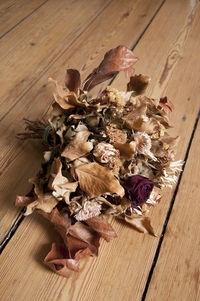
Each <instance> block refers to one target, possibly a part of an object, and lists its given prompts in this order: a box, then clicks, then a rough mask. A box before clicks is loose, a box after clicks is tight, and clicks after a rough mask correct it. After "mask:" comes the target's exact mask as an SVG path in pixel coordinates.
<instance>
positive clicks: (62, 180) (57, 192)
mask: <svg viewBox="0 0 200 301" xmlns="http://www.w3.org/2000/svg"><path fill="white" fill-rule="evenodd" d="M50 173H51V179H50V181H49V187H50V188H51V189H53V192H52V194H53V196H54V197H56V198H57V199H58V200H62V199H64V200H65V202H66V203H67V204H69V197H70V194H71V192H74V191H76V188H77V187H78V182H69V179H68V178H66V177H64V176H63V175H62V163H61V161H60V159H59V158H56V159H55V160H54V162H53V163H52V166H51V171H50ZM52 179H53V182H52ZM51 182H52V183H51Z"/></svg>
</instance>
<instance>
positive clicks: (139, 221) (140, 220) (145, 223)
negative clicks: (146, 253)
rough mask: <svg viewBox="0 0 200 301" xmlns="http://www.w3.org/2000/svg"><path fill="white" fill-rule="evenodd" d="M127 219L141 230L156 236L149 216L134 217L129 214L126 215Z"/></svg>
mask: <svg viewBox="0 0 200 301" xmlns="http://www.w3.org/2000/svg"><path fill="white" fill-rule="evenodd" d="M125 221H126V222H127V223H129V224H131V225H132V226H133V227H134V228H135V229H136V230H138V231H139V232H142V233H149V234H151V235H153V236H156V234H155V231H154V229H153V227H152V225H151V222H150V218H149V217H144V216H139V217H133V218H132V217H129V216H125Z"/></svg>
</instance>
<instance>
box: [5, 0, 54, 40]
mask: <svg viewBox="0 0 200 301" xmlns="http://www.w3.org/2000/svg"><path fill="white" fill-rule="evenodd" d="M47 1H48V0H27V1H24V0H7V1H4V0H1V1H0V39H1V38H2V37H3V36H5V35H6V34H7V33H8V32H10V31H11V30H12V29H14V28H15V27H16V26H17V25H19V24H20V23H22V22H23V21H24V20H25V19H26V18H28V17H29V16H30V15H31V14H33V13H34V12H35V11H36V10H37V9H38V8H40V7H41V6H42V5H43V4H44V3H46V2H47Z"/></svg>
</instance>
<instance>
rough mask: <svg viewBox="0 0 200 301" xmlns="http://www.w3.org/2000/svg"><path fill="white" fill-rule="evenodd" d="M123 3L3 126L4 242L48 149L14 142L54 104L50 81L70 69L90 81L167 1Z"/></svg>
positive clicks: (63, 59) (92, 27)
mask: <svg viewBox="0 0 200 301" xmlns="http://www.w3.org/2000/svg"><path fill="white" fill-rule="evenodd" d="M120 3H121V4H123V5H122V8H120V12H119V3H118V2H117V1H114V2H113V3H112V4H111V5H110V6H109V7H107V9H106V10H105V11H104V12H103V13H102V14H101V15H99V17H98V18H96V20H95V22H93V24H91V25H90V26H89V27H88V29H87V30H86V31H85V32H84V34H83V35H82V36H80V37H79V39H77V41H76V42H75V43H74V45H73V47H71V48H69V49H68V50H67V51H66V52H65V53H64V54H63V55H62V56H61V57H60V58H59V59H58V60H57V62H56V64H55V65H53V66H52V68H50V69H49V70H48V72H47V74H45V75H44V76H43V77H42V78H41V79H40V80H39V81H38V83H37V84H36V85H35V86H34V87H33V88H32V89H30V91H29V92H28V93H27V95H25V97H24V98H22V99H21V101H20V102H19V103H18V104H17V105H16V107H15V108H14V109H13V110H11V112H9V114H8V115H7V116H6V117H5V118H4V119H3V120H2V121H1V128H0V135H1V141H0V149H1V154H0V163H1V179H2V181H1V182H0V191H1V199H0V204H1V211H0V217H1V218H0V228H1V235H2V236H1V237H2V239H3V237H4V236H5V233H7V231H8V230H9V228H10V226H11V224H12V222H13V221H14V219H15V218H16V215H18V212H19V211H18V210H16V208H14V207H13V201H14V199H15V196H16V194H23V193H26V192H27V191H28V189H29V187H30V185H29V184H28V181H27V180H28V178H29V177H31V176H32V175H34V174H35V173H36V172H37V170H38V168H39V166H40V162H41V156H42V148H40V147H38V143H36V142H30V141H28V142H25V143H22V142H21V141H18V140H17V139H14V137H15V134H16V133H18V132H21V131H23V130H24V124H23V122H22V121H21V120H22V118H23V117H24V116H25V117H26V118H29V119H37V118H40V117H41V116H42V115H44V113H45V112H46V111H47V109H48V107H49V105H50V103H51V102H52V94H51V88H50V86H49V85H48V86H46V85H47V78H48V77H50V76H51V77H54V78H58V79H59V80H62V81H63V78H64V73H65V68H67V67H70V68H81V73H82V78H84V77H85V76H86V75H88V74H89V73H90V72H91V70H92V69H93V68H95V67H96V66H97V64H99V63H100V61H101V60H102V57H103V55H104V53H105V52H106V51H107V50H108V49H109V48H112V47H115V46H117V45H118V44H125V45H128V46H129V47H131V45H132V44H133V43H135V42H136V41H137V39H138V37H139V36H140V34H141V32H142V31H143V30H144V28H145V27H146V25H147V23H148V22H149V20H150V19H151V17H152V15H153V14H154V12H155V9H157V7H158V6H159V5H160V3H161V2H160V1H154V5H152V2H151V0H148V1H145V5H144V3H142V2H140V1H139V2H133V1H132V0H129V1H125V0H124V1H121V2H120ZM110 16H112V17H110ZM133 28H134V32H133ZM105 32H106V34H105ZM124 32H126V34H124ZM80 50H81V51H80ZM30 158H31V159H30ZM24 162H26V164H24ZM33 162H34V164H33ZM14 171H15V172H14ZM18 171H20V172H18ZM16 172H17V173H18V175H17V177H16ZM10 187H12V189H10Z"/></svg>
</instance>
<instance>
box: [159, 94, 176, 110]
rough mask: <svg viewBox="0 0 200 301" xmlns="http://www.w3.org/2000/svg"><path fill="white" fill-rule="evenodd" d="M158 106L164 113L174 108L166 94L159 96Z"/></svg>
mask: <svg viewBox="0 0 200 301" xmlns="http://www.w3.org/2000/svg"><path fill="white" fill-rule="evenodd" d="M158 107H161V108H162V109H163V110H164V112H165V113H166V114H169V113H171V112H172V111H173V109H174V105H173V103H172V102H171V101H170V100H169V99H168V98H167V96H165V97H163V98H160V101H159V104H158Z"/></svg>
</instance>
